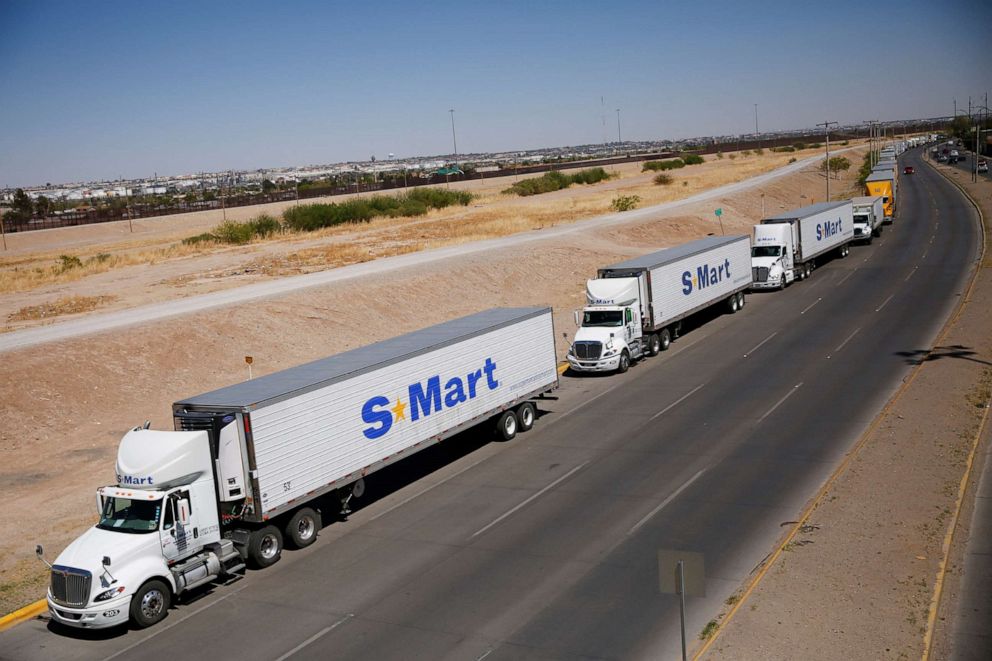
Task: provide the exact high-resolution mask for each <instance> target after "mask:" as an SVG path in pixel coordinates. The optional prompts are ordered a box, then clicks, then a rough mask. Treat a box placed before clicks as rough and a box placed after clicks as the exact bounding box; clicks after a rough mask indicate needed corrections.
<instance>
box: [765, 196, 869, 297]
mask: <svg viewBox="0 0 992 661" xmlns="http://www.w3.org/2000/svg"><path fill="white" fill-rule="evenodd" d="M852 209H853V207H852V205H851V201H850V200H846V201H843V202H820V203H819V204H811V205H809V206H805V207H801V208H799V209H794V210H792V211H787V212H785V213H781V214H778V215H777V216H772V217H771V218H765V219H763V220H762V221H761V224H760V225H755V226H754V245H753V246H752V248H751V268H752V271H753V276H752V277H753V279H754V284H753V285H752V286H751V288H752V289H784V288H785V287H786V286H787V285H788V284H790V283H791V282H794V281H795V280H803V279H805V278H808V277H809V276H810V275H811V274H812V273H813V268H814V267H815V266H816V263H817V260H819V259H822V258H824V257H826V256H827V254H828V253H830V252H836V254H837V255H838V256H840V257H846V256H847V255H848V253H849V252H850V243H851V241H853V240H854V222H853V213H852Z"/></svg>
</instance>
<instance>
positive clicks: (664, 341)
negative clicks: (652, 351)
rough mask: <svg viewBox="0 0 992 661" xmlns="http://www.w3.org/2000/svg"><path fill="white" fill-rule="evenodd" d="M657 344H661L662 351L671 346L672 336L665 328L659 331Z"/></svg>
mask: <svg viewBox="0 0 992 661" xmlns="http://www.w3.org/2000/svg"><path fill="white" fill-rule="evenodd" d="M659 342H660V344H661V350H662V351H668V347H670V346H672V334H671V332H669V330H668V329H667V328H662V329H661V335H660V339H659Z"/></svg>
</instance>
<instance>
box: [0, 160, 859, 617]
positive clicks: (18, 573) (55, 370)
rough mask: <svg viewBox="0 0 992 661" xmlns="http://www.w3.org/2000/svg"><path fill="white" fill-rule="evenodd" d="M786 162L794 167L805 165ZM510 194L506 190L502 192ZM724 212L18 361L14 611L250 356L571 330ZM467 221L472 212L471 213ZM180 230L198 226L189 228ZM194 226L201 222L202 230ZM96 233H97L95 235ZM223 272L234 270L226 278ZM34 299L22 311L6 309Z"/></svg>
mask: <svg viewBox="0 0 992 661" xmlns="http://www.w3.org/2000/svg"><path fill="white" fill-rule="evenodd" d="M778 156H782V157H783V158H782V159H781V162H782V163H783V164H784V162H785V161H787V160H788V157H790V156H791V155H789V154H783V155H776V156H775V158H777V157H778ZM769 158H771V157H769ZM856 158H860V157H859V156H852V162H853V161H854V160H855V159H856ZM737 165H740V162H738V163H737ZM695 167H696V168H699V170H697V171H696V173H695V174H692V175H690V174H688V173H687V174H686V176H685V179H687V180H689V179H690V178H691V177H697V176H701V174H702V173H705V172H706V171H717V170H723V171H728V172H730V174H731V175H733V172H732V170H733V169H734V166H731V165H730V162H729V161H721V162H716V163H712V164H709V163H708V164H706V165H703V166H695ZM704 168H707V169H708V170H704ZM741 169H742V170H743V169H744V168H743V167H742V168H741ZM677 176H678V177H679V178H680V179H682V178H683V176H682V175H681V174H679V175H677ZM852 177H853V172H852V173H850V174H849V175H848V177H847V179H846V183H845V181H844V180H843V179H842V180H840V181H836V182H834V183H833V184H832V189H833V190H834V191H839V190H841V189H842V188H844V187H845V186H850V185H851V178H852ZM638 178H641V179H647V180H649V179H650V176H649V175H647V176H642V175H639V174H636V173H631V176H629V177H628V178H627V180H625V179H619V180H616V181H611V182H608V183H605V184H601V185H600V186H601V187H603V188H607V187H608V190H606V191H605V192H604V191H603V190H599V191H591V190H589V189H586V188H575V189H572V190H570V191H565V192H561V193H555V194H554V195H555V196H556V197H557V198H560V199H561V200H563V201H564V202H565V203H566V204H567V205H571V204H572V203H573V202H574V203H575V204H576V205H579V204H581V202H582V201H583V199H584V198H586V197H588V196H596V195H599V196H600V197H601V198H602V200H605V201H606V204H607V205H608V201H609V199H610V198H611V197H612V196H613V195H614V194H615V191H616V190H618V189H624V188H625V187H629V186H631V185H636V183H634V184H631V180H636V179H638ZM487 184H488V182H487ZM479 185H480V186H481V182H479ZM506 185H508V184H507V182H506V180H503V181H500V182H499V186H498V187H499V188H502V187H505V186H506ZM700 186H702V184H700V183H698V182H697V183H695V184H693V185H690V186H688V187H686V188H687V189H688V190H687V193H693V192H698V190H699V187H700ZM589 188H596V187H589ZM822 189H823V178H822V175H820V174H819V173H815V172H808V171H806V172H800V173H797V174H793V175H789V176H788V177H785V178H782V179H779V180H777V181H775V182H774V183H773V184H771V185H769V186H768V187H766V188H764V189H753V190H750V191H747V192H745V193H740V194H736V195H734V196H732V197H728V198H727V199H723V200H719V201H718V205H719V206H722V207H723V209H724V217H723V218H724V225H725V228H726V232H727V233H728V234H731V233H742V234H743V233H748V232H749V231H750V227H751V225H753V224H754V223H755V222H756V221H757V220H758V219H759V217H760V215H761V213H762V208H763V207H764V208H766V209H767V210H768V212H769V213H770V212H771V211H777V210H778V209H779V208H791V207H795V206H799V205H801V204H803V203H806V202H809V197H808V196H811V195H812V194H813V191H821V190H822ZM666 194H667V193H666ZM497 203H498V204H503V205H505V206H506V207H507V208H509V207H513V206H514V205H526V204H532V203H533V202H529V201H526V200H524V201H521V200H517V199H508V200H500V201H498V202H497ZM594 206H595V205H594ZM712 210H713V202H708V203H705V204H703V205H696V206H695V207H684V208H681V209H679V210H678V211H677V212H675V213H672V214H668V215H665V214H659V215H658V216H657V217H653V218H652V219H651V220H649V221H645V222H638V223H632V224H628V225H624V226H611V227H609V228H606V229H598V230H585V231H583V232H580V233H576V234H573V235H570V238H569V239H568V240H567V241H565V242H550V241H545V242H535V243H533V244H529V245H528V246H527V247H525V248H519V247H517V248H514V249H508V250H496V251H493V252H491V253H489V254H488V255H487V257H486V258H485V259H480V258H478V257H477V256H476V257H472V258H462V259H451V260H448V261H445V262H440V263H436V264H434V265H432V266H431V267H429V268H408V269H405V270H402V271H395V272H391V273H389V274H386V275H380V276H377V277H371V278H368V279H366V280H363V281H361V282H354V281H349V282H346V283H341V284H338V285H334V286H327V287H323V288H314V289H309V290H306V291H302V292H299V293H296V294H293V295H288V296H285V297H282V298H279V299H271V300H266V301H262V302H256V303H252V304H251V305H250V306H236V307H230V308H225V309H222V310H216V311H211V312H206V313H201V314H195V315H189V316H186V317H182V318H176V319H171V320H168V321H163V322H158V323H154V324H145V325H141V326H136V327H132V328H127V329H125V330H121V331H115V332H113V333H105V334H101V335H94V336H90V337H87V338H82V339H78V340H71V341H65V342H58V343H52V344H48V345H44V346H41V347H34V348H30V349H24V350H20V351H15V352H11V353H7V354H4V356H3V361H2V363H0V364H2V371H3V379H0V398H2V401H3V402H4V406H3V408H2V410H0V452H2V456H3V465H2V466H0V491H2V493H3V494H4V501H5V502H4V516H3V517H2V518H0V612H7V611H10V610H11V609H13V608H15V607H17V606H20V605H23V604H24V603H27V602H30V601H33V600H35V599H37V598H39V597H40V596H41V595H42V594H43V591H44V588H43V585H44V581H45V572H44V571H43V568H42V567H41V566H40V564H39V563H38V562H37V561H36V560H35V559H34V557H33V550H34V545H35V543H39V542H40V543H44V544H45V546H46V547H47V548H48V549H50V550H51V552H52V553H56V552H57V551H58V550H59V549H61V548H63V547H64V545H65V544H66V543H68V542H69V541H70V540H71V539H72V538H73V537H74V536H76V535H77V534H78V533H79V532H80V531H81V530H82V529H83V528H85V527H86V526H87V525H90V524H91V523H92V522H93V520H94V516H95V513H94V511H93V498H92V493H93V490H94V489H95V488H96V487H97V486H99V485H101V484H107V483H110V482H112V481H113V479H114V477H113V468H114V458H115V453H116V448H117V443H118V441H119V440H120V437H121V436H122V434H123V433H124V432H125V431H126V430H127V429H129V428H131V427H133V426H134V425H137V424H141V423H142V422H143V421H144V420H146V419H150V420H151V422H152V424H153V425H154V426H155V427H158V428H165V429H168V428H171V426H172V421H171V419H170V415H169V412H170V406H171V403H172V402H173V401H174V400H175V399H176V398H177V397H181V396H187V395H191V394H195V393H198V392H205V391H207V390H210V389H213V388H217V387H220V386H224V385H227V384H230V383H233V382H237V381H240V380H243V379H244V378H246V377H247V373H246V367H245V364H244V360H243V359H244V356H245V355H248V354H250V355H252V356H253V357H254V365H253V369H254V373H255V375H259V374H265V373H270V372H273V371H276V370H279V369H283V368H286V367H290V366H292V365H296V364H300V363H303V362H306V361H309V360H313V359H316V358H319V357H323V356H325V355H328V354H330V353H336V352H339V351H344V350H347V349H350V348H353V347H356V346H361V345H365V344H368V343H371V342H374V341H377V340H381V339H384V338H387V337H391V336H394V335H397V334H399V333H403V332H406V331H410V330H414V329H417V328H422V327H424V326H428V325H430V324H434V323H438V322H441V321H444V320H447V319H450V318H452V317H455V316H459V315H463V314H469V313H472V312H476V311H479V310H482V309H486V308H489V307H493V306H501V305H504V306H519V305H534V304H544V305H552V306H553V307H554V309H555V324H556V328H558V329H559V330H562V329H570V328H572V321H571V311H572V310H574V309H576V308H578V307H580V306H581V305H582V303H583V291H584V282H585V279H586V278H587V277H588V276H589V274H590V273H594V272H595V270H596V268H597V267H599V266H601V265H602V264H604V263H609V262H612V261H617V260H619V259H624V258H628V257H630V256H633V255H637V254H643V253H645V252H648V251H650V250H652V249H658V248H661V247H665V246H668V245H673V244H676V243H679V242H683V241H685V240H687V239H691V238H696V237H700V236H704V235H706V234H707V233H711V232H715V231H719V230H718V227H719V226H718V225H717V224H716V223H715V221H714V219H713V215H712ZM467 211H471V210H462V212H467ZM254 213H257V210H256V211H255V212H254ZM565 218H567V216H565ZM176 222H184V224H183V225H182V226H181V227H180V228H178V229H177V228H176V227H175V226H174V223H176ZM196 223H201V224H199V225H197V227H196V228H194V227H193V225H194V224H196ZM148 225H149V227H148V229H147V230H146V231H147V234H148V235H149V236H148V237H147V238H149V240H151V241H153V242H155V241H169V240H173V239H174V237H175V236H179V235H183V236H185V235H188V234H192V233H195V232H196V231H199V230H200V229H202V228H203V227H206V226H207V225H209V222H208V221H207V220H206V219H203V218H199V219H189V220H188V223H186V222H185V221H183V219H179V218H176V217H170V218H169V219H168V222H167V223H166V222H164V221H163V222H160V223H157V222H153V221H150V222H149V224H148ZM87 229H88V230H90V231H91V232H93V234H94V236H86V235H85V234H86V233H85V230H87ZM392 230H393V227H392V226H389V225H388V224H384V225H376V224H375V223H373V224H371V225H370V226H367V227H362V228H357V229H351V230H349V231H347V232H345V233H344V235H343V236H338V235H333V234H332V235H329V237H318V238H316V239H311V238H306V239H302V241H304V242H306V241H323V240H325V239H329V240H335V241H337V240H340V241H356V240H359V239H360V238H362V235H363V234H364V233H366V232H368V233H372V234H375V235H376V239H375V240H376V241H381V240H383V237H386V236H388V235H389V232H390V231H392ZM116 231H118V230H116V229H115V228H111V227H106V226H93V227H91V228H72V230H71V231H66V232H58V231H48V232H45V233H44V234H45V236H44V237H28V236H23V237H18V241H21V242H22V243H23V244H24V245H21V246H20V247H19V248H18V249H20V250H22V251H23V252H22V254H21V256H22V257H30V254H29V253H30V252H31V251H30V250H29V248H28V246H27V244H28V243H29V242H30V241H35V242H36V243H35V247H34V250H35V251H38V250H42V251H49V252H55V253H56V254H57V251H59V250H68V249H70V248H78V247H79V246H81V245H86V246H89V247H90V248H94V247H97V248H95V249H99V250H104V249H123V250H127V249H131V248H132V247H133V246H132V243H131V237H130V235H127V236H116V235H115V234H114V232H116ZM143 231H145V230H143ZM39 234H41V233H39ZM151 235H154V236H151ZM296 241H298V240H297V239H293V240H282V241H274V242H271V243H266V244H258V245H253V246H250V247H249V249H248V250H244V249H230V250H220V251H217V252H214V253H211V254H209V255H205V256H202V257H197V258H196V260H205V261H195V260H192V259H186V258H183V259H176V260H172V261H167V262H164V263H157V264H147V265H144V266H141V267H135V268H133V269H131V268H129V269H121V270H119V271H116V272H113V271H112V272H109V273H105V274H101V275H98V276H93V277H91V278H87V279H84V280H80V281H76V282H71V283H60V284H58V285H54V286H46V287H44V288H41V289H39V290H36V291H32V292H25V293H22V294H16V295H5V296H4V300H3V301H0V305H2V307H3V309H4V310H5V311H10V310H12V309H16V308H17V307H18V305H20V304H21V303H22V302H27V301H34V302H37V300H38V299H39V298H42V297H52V296H56V295H65V294H79V293H83V294H87V295H91V294H94V293H99V292H110V293H113V294H114V295H116V296H119V298H118V299H117V301H118V304H120V305H126V306H131V305H137V304H140V303H143V302H150V301H159V300H170V297H175V296H182V295H187V294H189V293H190V292H191V290H192V291H196V292H199V291H202V290H203V289H200V288H197V287H192V286H190V285H189V282H190V279H192V280H208V279H215V280H217V281H219V285H218V286H234V285H236V284H240V283H242V282H246V281H250V280H252V279H254V278H257V277H260V276H258V275H256V274H250V273H249V274H244V273H241V274H238V275H234V274H236V273H237V272H238V270H239V269H241V268H243V266H242V265H243V264H245V263H246V261H249V260H252V259H256V258H257V256H258V251H260V250H273V251H276V252H278V251H294V250H298V246H297V245H296V244H295V242H296ZM215 273H227V274H229V275H227V276H225V277H216V278H213V277H212V274H215ZM182 278H186V280H180V279H182ZM163 283H165V284H163ZM170 283H171V284H170ZM204 289H209V287H205V288H204ZM22 296H23V298H21V299H19V300H17V301H15V302H11V301H9V300H7V299H8V298H12V299H17V297H22ZM558 349H559V355H560V356H563V355H564V351H565V349H566V343H565V341H564V340H563V339H562V338H561V337H559V338H558Z"/></svg>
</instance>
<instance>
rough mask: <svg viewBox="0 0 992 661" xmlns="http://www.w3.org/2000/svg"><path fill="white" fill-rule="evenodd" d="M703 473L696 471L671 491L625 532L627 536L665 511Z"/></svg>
mask: <svg viewBox="0 0 992 661" xmlns="http://www.w3.org/2000/svg"><path fill="white" fill-rule="evenodd" d="M705 472H706V469H705V468H703V469H702V470H700V471H698V472H697V473H696V474H695V475H693V476H692V477H690V478H689V479H688V480H686V481H685V482H683V483H682V486H680V487H679V488H678V489H676V490H675V491H673V492H672V493H671V495H670V496H668V498H666V499H665V500H663V501H661V503H660V504H659V505H658V506H657V507H655V508H654V509H653V510H651V511H650V512H648V513H647V514H646V515H644V518H643V519H641V520H640V521H638V522H637V523H635V524H634V526H633V527H632V528H631V529H630V530H628V531H627V536H630V535H633V534H634V533H635V532H636V531H637V529H638V528H640V527H641V526H643V525H644V524H645V523H647V522H648V521H649V520H650V519H651V517H653V516H654V515H655V514H657V513H658V512H660V511H661V510H663V509H665V506H666V505H668V504H669V503H670V502H672V501H673V500H675V499H676V498H678V495H679V494H680V493H682V492H683V491H685V490H686V489H688V488H689V486H690V485H691V484H692V483H693V482H695V481H696V480H698V479H699V476H700V475H702V474H703V473H705Z"/></svg>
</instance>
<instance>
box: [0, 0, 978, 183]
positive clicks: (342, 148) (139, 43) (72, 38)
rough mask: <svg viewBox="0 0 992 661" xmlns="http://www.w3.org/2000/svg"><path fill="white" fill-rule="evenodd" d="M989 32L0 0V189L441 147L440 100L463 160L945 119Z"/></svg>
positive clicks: (749, 11) (638, 5)
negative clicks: (471, 155)
mask: <svg viewBox="0 0 992 661" xmlns="http://www.w3.org/2000/svg"><path fill="white" fill-rule="evenodd" d="M990 25H992V3H988V2H984V1H978V0H961V1H956V0H953V1H947V2H937V1H935V2H920V1H916V0H904V1H902V2H889V1H888V0H876V1H875V2H872V3H867V2H848V1H847V0H837V1H835V2H832V3H823V2H817V3H814V2H803V1H792V2H777V1H771V2H755V3H742V2H722V1H698V0H697V1H679V2H665V1H662V0H656V1H654V2H633V1H631V2H623V1H618V2H609V3H607V2H598V3H591V2H590V3H585V2H579V1H576V0H573V1H572V2H534V1H531V2H487V3H481V2H445V1H441V2H396V3H393V2H366V3H362V2H358V3H339V2H333V3H331V2H313V3H307V2H297V3H294V2H285V3H276V2H265V3H262V2H251V1H244V2H189V3H187V2H182V1H179V2H168V3H161V2H155V3H151V2H92V3H81V2H65V3H60V2H44V1H39V2H20V1H14V0H0V122H2V127H3V130H2V131H0V187H4V186H15V185H34V184H43V183H45V182H52V183H57V182H69V181H81V180H95V179H104V178H117V177H120V176H123V177H126V178H134V177H150V176H152V175H153V174H154V173H156V172H157V173H159V174H181V173H187V172H197V171H201V170H202V171H214V170H224V169H232V168H233V169H252V168H262V167H276V166H285V165H302V164H308V163H331V162H338V161H346V160H366V159H368V158H369V157H370V156H371V155H375V156H376V157H377V158H380V159H385V158H386V157H387V154H388V153H390V152H392V153H395V154H396V156H397V157H398V158H402V157H405V156H416V155H428V154H441V153H450V152H451V148H452V144H451V124H450V116H449V113H448V109H449V108H454V109H455V123H456V129H457V138H458V150H459V152H462V153H465V152H472V151H499V150H512V149H528V148H535V147H542V146H558V145H574V144H583V143H590V142H602V141H603V140H604V139H606V140H615V139H616V128H617V127H616V120H617V117H616V111H615V109H616V108H620V109H621V113H620V120H621V134H622V137H623V138H624V139H625V140H626V139H663V138H681V137H689V136H696V135H714V134H729V133H748V132H752V131H753V130H754V105H753V104H755V103H757V104H759V107H758V115H759V118H758V119H759V128H761V129H762V130H775V129H790V128H802V127H808V126H812V125H814V124H815V123H817V122H822V121H824V120H831V121H839V122H841V123H852V122H859V121H863V120H866V119H899V118H913V117H927V116H935V115H949V114H951V112H952V103H953V101H952V99H953V98H955V97H956V98H957V100H958V108H963V107H964V108H966V107H967V103H968V96H969V95H971V96H972V97H974V98H975V99H978V97H979V96H981V97H982V100H983V101H984V94H985V93H986V92H988V91H992V66H989V65H988V63H989V61H990V58H989V52H990V49H992V42H990V41H989V40H988V35H987V34H985V35H984V37H983V35H982V34H979V27H980V26H984V27H983V28H981V29H984V30H986V32H987V27H988V26H990ZM966 32H973V33H974V34H966ZM983 38H984V41H982V39H983ZM601 97H602V98H603V99H604V100H605V103H603V104H601V101H600V99H601ZM604 108H605V115H606V126H605V127H604V125H603V120H602V116H603V114H604V113H603V110H604Z"/></svg>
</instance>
